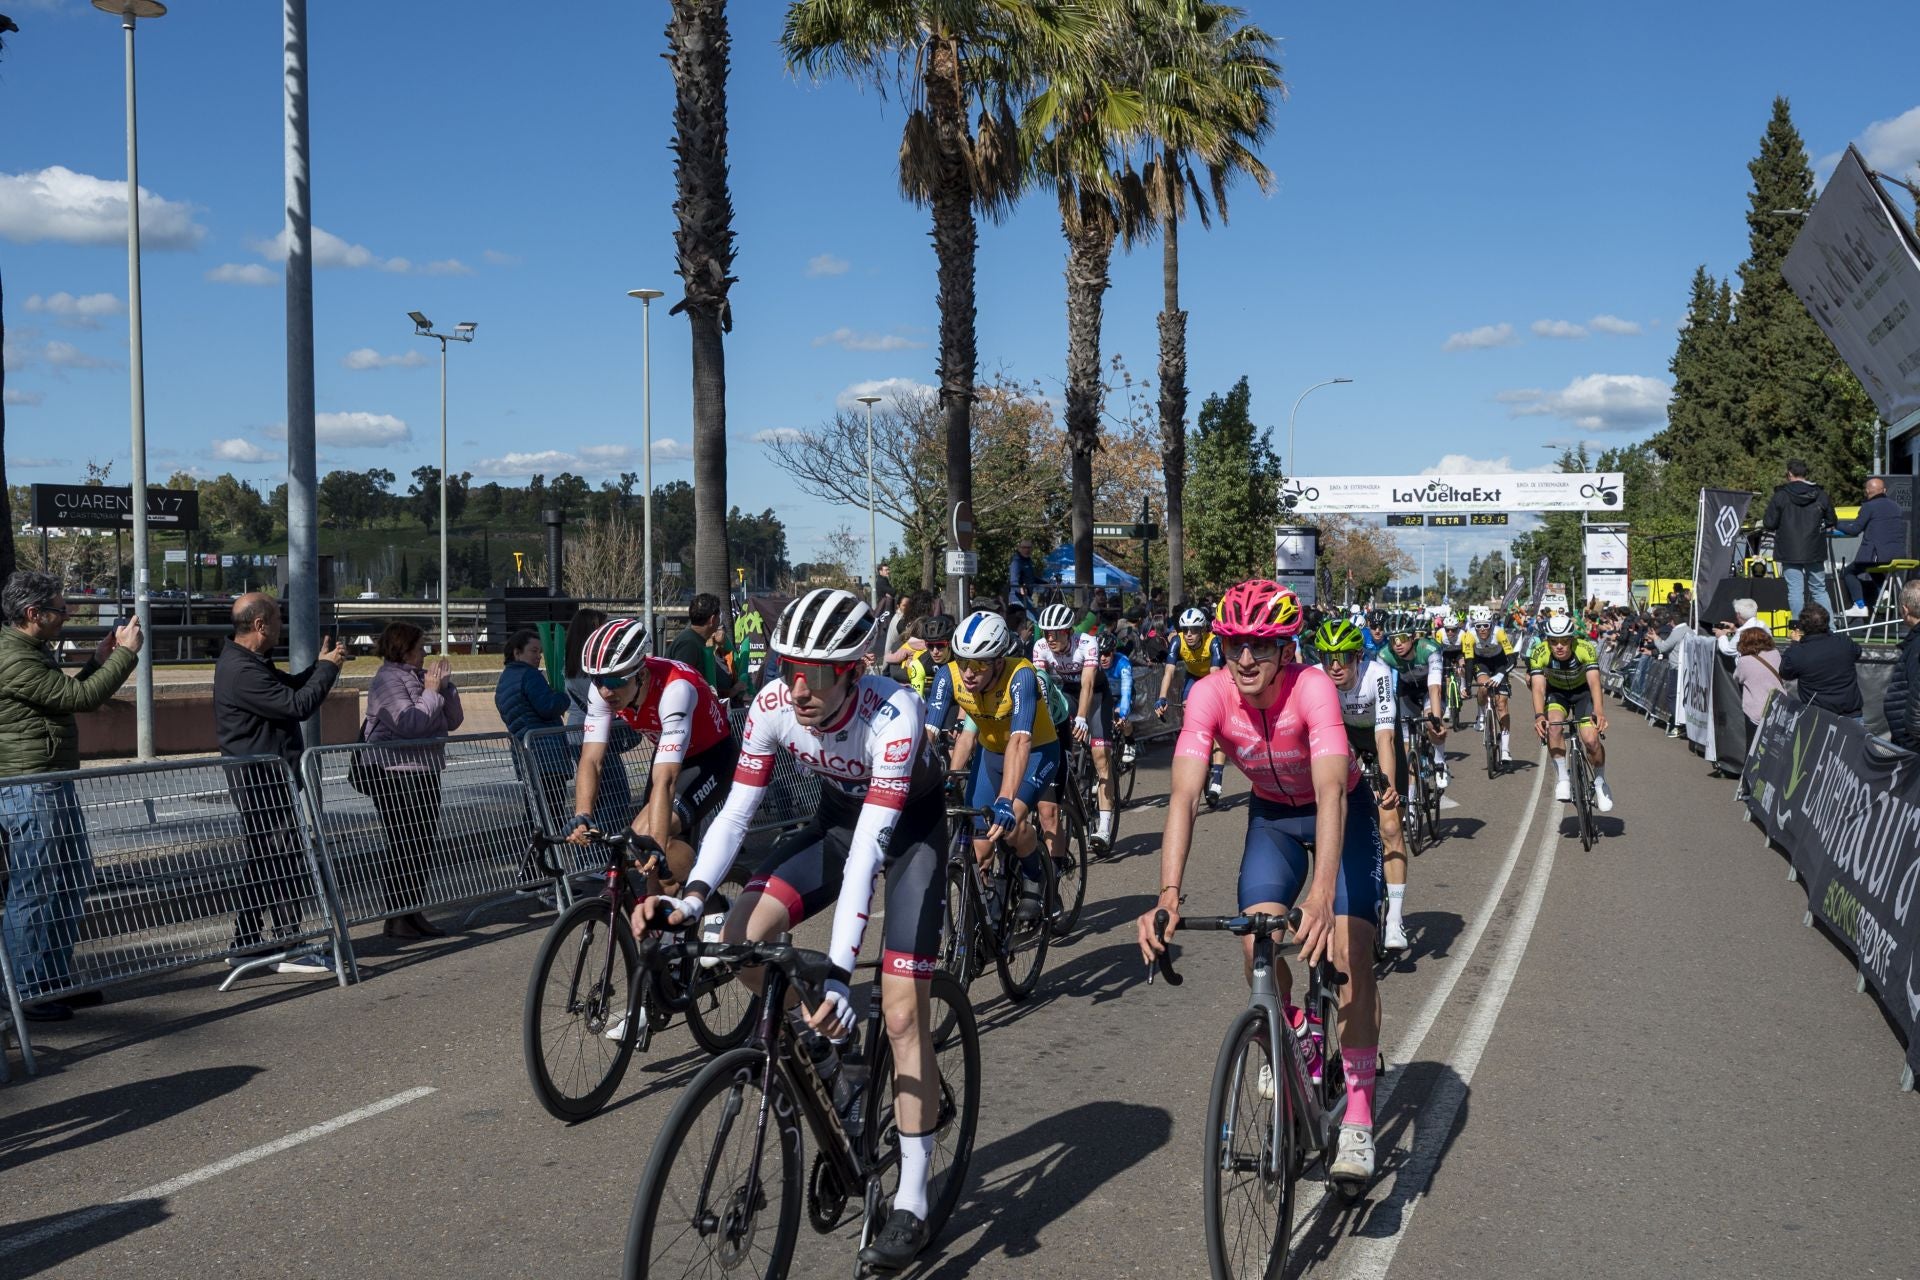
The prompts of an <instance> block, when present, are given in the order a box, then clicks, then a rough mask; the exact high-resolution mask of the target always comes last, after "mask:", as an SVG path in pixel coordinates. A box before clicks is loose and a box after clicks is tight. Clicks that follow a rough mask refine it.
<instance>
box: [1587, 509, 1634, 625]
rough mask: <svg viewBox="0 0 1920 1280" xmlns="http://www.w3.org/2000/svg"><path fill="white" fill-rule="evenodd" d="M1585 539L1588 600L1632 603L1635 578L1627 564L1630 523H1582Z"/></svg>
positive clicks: (1604, 602)
mask: <svg viewBox="0 0 1920 1280" xmlns="http://www.w3.org/2000/svg"><path fill="white" fill-rule="evenodd" d="M1581 533H1582V535H1583V541H1584V542H1585V543H1586V552H1587V554H1586V560H1587V592H1586V598H1587V599H1588V600H1598V601H1599V602H1600V603H1601V604H1619V605H1629V606H1630V605H1632V604H1633V580H1632V578H1631V577H1630V576H1629V573H1628V566H1627V526H1626V525H1624V524H1589V525H1583V526H1582V527H1581Z"/></svg>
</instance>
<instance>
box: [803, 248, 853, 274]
mask: <svg viewBox="0 0 1920 1280" xmlns="http://www.w3.org/2000/svg"><path fill="white" fill-rule="evenodd" d="M852 269H853V264H852V263H851V262H848V261H847V260H846V259H845V258H840V257H835V256H834V255H833V254H831V253H816V254H814V255H813V257H811V258H808V259H807V274H808V275H810V276H843V275H845V274H847V272H848V271H851V270H852Z"/></svg>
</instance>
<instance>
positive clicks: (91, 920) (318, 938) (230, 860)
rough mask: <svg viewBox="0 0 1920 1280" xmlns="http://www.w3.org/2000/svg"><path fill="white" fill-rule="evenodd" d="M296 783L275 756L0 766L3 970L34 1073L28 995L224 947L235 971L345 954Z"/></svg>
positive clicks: (342, 960) (116, 977)
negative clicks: (17, 768)
mask: <svg viewBox="0 0 1920 1280" xmlns="http://www.w3.org/2000/svg"><path fill="white" fill-rule="evenodd" d="M293 782H294V779H293V775H292V773H291V771H290V770H289V769H288V768H287V764H286V762H285V761H283V760H281V759H279V758H277V757H273V756H250V757H237V758H234V759H229V760H219V761H206V760H193V761H179V762H173V763H158V764H141V765H126V766H120V767H116V768H112V769H84V770H75V771H72V772H68V773H47V774H36V775H32V776H29V777H20V778H9V779H5V780H0V821H3V822H4V825H5V829H6V834H7V837H8V873H9V879H8V885H7V910H6V917H5V926H4V940H5V944H4V946H0V953H10V954H7V955H0V960H3V961H4V963H0V972H3V973H4V982H5V986H6V998H7V1005H8V1009H9V1011H10V1014H11V1018H10V1021H11V1022H12V1024H13V1027H14V1030H15V1033H16V1034H17V1036H18V1038H19V1040H20V1050H21V1059H22V1061H23V1062H24V1063H25V1064H26V1067H27V1070H28V1072H29V1073H31V1072H32V1071H33V1070H34V1061H33V1048H32V1043H31V1041H30V1040H29V1039H28V1036H27V1024H26V1019H25V1016H24V1008H25V1006H27V1005H30V1004H36V1003H39V1002H40V1001H44V1000H57V999H59V998H61V997H63V996H72V995H79V994H81V993H83V992H88V991H98V990H100V989H101V988H103V987H108V986H114V985H117V984H120V983H125V982H128V981H131V980H133V979H136V978H146V977H151V976H153V975H154V974H158V973H163V972H166V971H167V970H170V969H178V968H183V967H185V966H187V965H194V964H204V963H207V962H209V961H215V960H221V959H225V960H227V961H228V962H229V964H231V965H232V966H233V967H234V970H235V972H234V973H233V974H231V975H229V977H228V979H227V981H228V982H229V983H230V982H232V981H233V979H234V978H236V977H238V976H240V974H242V973H245V972H247V971H250V970H252V969H257V968H261V967H265V966H268V965H272V964H275V963H277V962H279V961H281V960H285V959H287V958H288V957H289V956H292V955H295V954H300V953H315V952H327V953H330V954H331V955H332V957H333V962H334V968H335V970H336V972H339V970H340V969H341V967H342V965H343V964H346V963H350V959H349V958H348V956H349V953H348V951H347V943H346V937H345V934H344V932H343V931H342V930H341V928H340V927H339V921H338V917H337V914H336V913H335V912H334V911H332V910H331V909H330V904H329V901H328V891H327V881H326V878H325V876H324V875H323V874H322V869H321V867H320V864H319V862H318V861H317V860H316V858H315V857H314V850H313V847H312V845H311V844H310V843H309V842H308V840H307V839H306V837H305V833H304V831H303V830H302V828H301V825H300V819H299V814H298V805H299V802H298V793H297V792H296V791H295V790H294V787H293ZM340 981H342V982H343V983H344V981H345V976H344V974H341V976H340ZM5 1072H6V1066H5V1057H4V1054H0V1079H4V1078H5Z"/></svg>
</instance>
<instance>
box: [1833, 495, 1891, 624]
mask: <svg viewBox="0 0 1920 1280" xmlns="http://www.w3.org/2000/svg"><path fill="white" fill-rule="evenodd" d="M1834 532H1835V533H1839V534H1844V535H1845V536H1847V537H1849V538H1852V537H1855V536H1857V537H1858V538H1859V539H1860V545H1859V546H1858V547H1856V548H1854V552H1853V560H1852V562H1851V563H1849V564H1848V565H1847V567H1846V568H1844V569H1842V570H1841V571H1840V582H1841V585H1842V586H1843V587H1844V588H1845V589H1846V590H1845V595H1846V601H1847V604H1848V605H1849V606H1850V607H1849V608H1848V610H1847V616H1848V617H1850V618H1864V617H1866V616H1867V603H1868V601H1867V587H1866V583H1865V582H1863V581H1862V580H1861V576H1862V571H1863V570H1864V569H1865V568H1866V567H1867V566H1868V565H1874V564H1885V563H1887V561H1889V560H1895V559H1899V558H1900V557H1902V556H1905V555H1906V554H1907V513H1906V512H1904V511H1902V510H1901V509H1900V504H1899V503H1897V502H1895V501H1894V500H1893V499H1892V498H1889V497H1888V496H1887V482H1886V481H1885V480H1882V479H1881V478H1880V477H1879V476H1874V477H1873V478H1872V479H1870V480H1868V481H1867V500H1866V501H1865V502H1863V503H1861V504H1860V514H1859V515H1857V516H1855V517H1854V518H1853V519H1851V520H1842V521H1840V523H1839V525H1838V526H1837V527H1836V528H1835V529H1834ZM1873 589H1874V593H1875V594H1878V593H1879V590H1880V583H1879V582H1878V581H1877V580H1876V581H1875V582H1874V584H1873Z"/></svg>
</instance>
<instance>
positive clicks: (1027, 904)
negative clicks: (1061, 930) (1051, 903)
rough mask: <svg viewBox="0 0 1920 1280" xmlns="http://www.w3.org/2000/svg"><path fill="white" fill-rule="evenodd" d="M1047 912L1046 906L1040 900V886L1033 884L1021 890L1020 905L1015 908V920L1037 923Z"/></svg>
mask: <svg viewBox="0 0 1920 1280" xmlns="http://www.w3.org/2000/svg"><path fill="white" fill-rule="evenodd" d="M1045 914H1046V906H1045V904H1044V903H1043V902H1041V900H1040V886H1038V885H1031V886H1029V887H1027V888H1026V889H1023V890H1021V892H1020V905H1019V906H1018V907H1015V908H1014V911H1013V918H1014V921H1015V922H1016V923H1018V924H1021V925H1029V926H1030V925H1036V924H1039V923H1040V917H1041V916H1043V915H1045Z"/></svg>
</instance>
